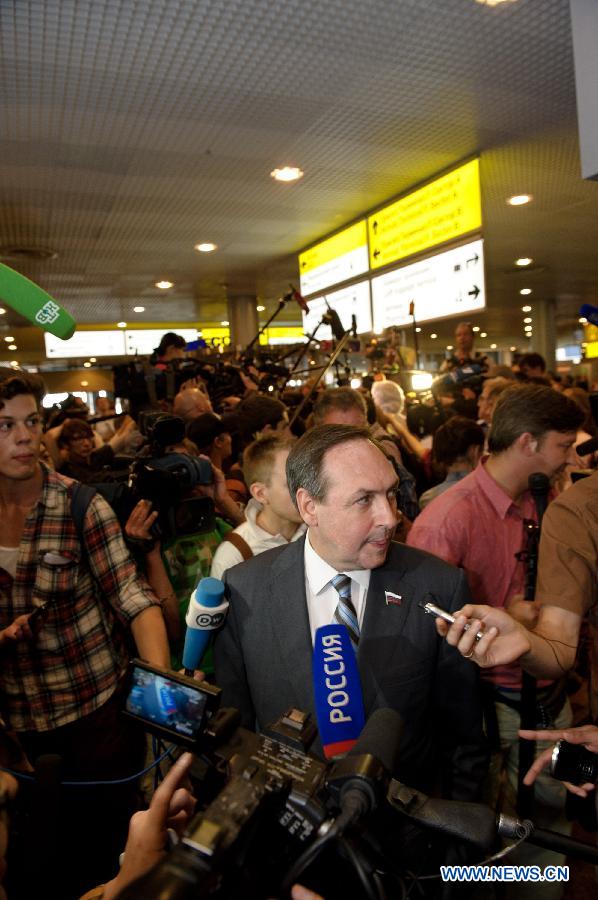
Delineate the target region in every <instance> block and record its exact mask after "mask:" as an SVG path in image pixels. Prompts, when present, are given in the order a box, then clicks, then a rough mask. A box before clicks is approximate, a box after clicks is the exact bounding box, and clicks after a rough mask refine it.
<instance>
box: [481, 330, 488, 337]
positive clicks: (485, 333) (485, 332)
mask: <svg viewBox="0 0 598 900" xmlns="http://www.w3.org/2000/svg"><path fill="white" fill-rule="evenodd" d="M480 337H488V332H487V331H480Z"/></svg>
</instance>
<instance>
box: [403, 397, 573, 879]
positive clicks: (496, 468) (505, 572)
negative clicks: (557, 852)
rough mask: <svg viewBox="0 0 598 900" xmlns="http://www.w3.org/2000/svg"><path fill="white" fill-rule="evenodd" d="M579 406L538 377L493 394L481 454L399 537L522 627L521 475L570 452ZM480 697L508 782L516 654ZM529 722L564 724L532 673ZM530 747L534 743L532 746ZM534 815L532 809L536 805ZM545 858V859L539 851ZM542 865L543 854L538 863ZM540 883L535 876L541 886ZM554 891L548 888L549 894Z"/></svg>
mask: <svg viewBox="0 0 598 900" xmlns="http://www.w3.org/2000/svg"><path fill="white" fill-rule="evenodd" d="M579 421H580V418H579V410H577V409H575V404H574V403H573V402H569V400H568V398H566V397H563V395H562V394H559V393H557V392H556V391H554V390H552V388H549V387H544V386H543V385H535V384H530V385H514V386H513V387H509V388H507V389H506V390H505V391H504V392H503V393H502V394H501V396H500V398H499V400H498V402H497V405H496V409H495V412H494V416H493V419H492V428H491V431H490V436H489V450H490V456H489V457H488V458H487V459H486V460H483V461H482V462H481V463H480V464H479V465H478V466H477V468H476V469H475V470H474V471H473V472H472V473H471V474H470V475H468V476H467V477H466V478H464V479H462V480H461V481H460V482H458V483H457V484H455V485H454V486H453V487H451V488H450V489H449V490H447V491H445V493H444V494H441V495H440V496H439V497H437V498H436V499H434V500H433V501H432V502H431V503H430V504H429V506H427V507H426V509H425V510H424V511H423V512H422V513H421V514H420V515H419V516H418V518H417V519H416V521H415V523H414V525H413V527H412V529H411V531H410V532H409V535H408V538H407V543H408V544H410V545H411V546H413V547H419V548H420V549H423V550H427V551H429V552H431V553H435V554H436V555H437V556H439V557H441V558H442V559H444V560H446V561H447V562H449V563H452V564H453V565H456V566H460V567H461V568H463V570H464V571H465V574H466V576H467V580H468V583H469V588H470V590H471V593H472V596H473V597H474V601H475V602H476V603H483V604H487V605H489V606H498V607H504V608H506V609H507V610H508V612H509V613H510V614H511V615H512V616H513V617H514V618H515V619H517V620H518V621H520V622H523V623H524V624H525V625H527V626H528V627H529V628H531V627H533V625H534V624H535V618H536V616H537V611H536V608H535V605H534V604H533V603H531V602H529V601H526V600H524V599H523V596H524V588H525V575H526V571H525V562H524V561H523V560H522V559H521V558H520V551H522V550H525V548H526V533H527V527H528V526H527V525H526V522H529V521H536V520H537V516H536V509H535V503H534V500H533V498H532V496H531V494H530V492H529V490H528V479H529V476H530V475H532V474H534V473H537V472H540V473H543V474H545V475H547V476H548V477H549V478H551V477H552V476H554V475H556V474H557V473H559V472H560V471H562V470H563V469H564V467H565V465H567V463H568V462H569V461H570V459H571V458H572V456H573V453H574V450H573V444H574V443H575V436H576V431H577V428H578V425H579ZM482 674H483V676H484V677H485V678H486V680H487V681H488V682H489V693H490V695H491V697H492V699H493V701H494V703H493V704H492V703H490V704H489V706H490V708H492V705H493V707H494V710H495V713H496V720H495V723H494V724H495V726H497V728H498V734H499V737H500V745H501V750H502V753H503V754H504V755H505V757H506V766H507V771H508V773H509V780H510V781H511V782H512V783H515V784H516V777H517V765H518V748H517V729H518V727H519V709H518V707H519V702H520V699H521V695H520V690H521V667H520V665H519V664H518V663H511V664H510V665H504V666H496V667H495V668H490V669H485V670H483V672H482ZM538 687H539V692H538V702H539V703H541V704H542V705H543V709H542V710H539V721H546V720H547V719H548V721H549V722H550V724H552V723H554V724H555V725H556V723H557V722H559V723H561V722H562V723H563V724H562V725H558V726H557V727H567V725H570V724H571V721H570V710H569V707H568V703H567V701H566V698H565V695H564V694H562V695H560V696H555V692H554V691H553V690H552V686H551V684H550V682H547V681H543V682H539V685H538ZM539 746H540V745H539ZM550 781H551V780H550V779H548V778H546V779H545V780H544V782H542V783H538V785H537V790H536V799H537V801H539V804H540V805H541V806H544V807H547V816H546V824H549V825H550V827H553V828H554V827H555V816H556V810H558V809H559V807H561V806H562V798H561V796H560V795H561V794H562V793H564V792H563V791H562V790H561V788H560V785H558V784H557V783H556V782H554V783H552V784H551V783H550ZM536 806H537V808H536V812H535V817H536V819H537V821H538V824H540V819H541V818H542V811H541V809H538V803H537V804H536ZM548 861H549V862H552V861H553V860H552V859H550V860H548ZM545 864H546V863H545ZM545 888H546V885H543V889H545ZM554 896H556V894H555V895H554Z"/></svg>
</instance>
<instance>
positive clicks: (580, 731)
mask: <svg viewBox="0 0 598 900" xmlns="http://www.w3.org/2000/svg"><path fill="white" fill-rule="evenodd" d="M519 734H520V736H521V737H522V738H525V739H526V740H529V741H561V740H564V741H567V742H568V743H569V744H581V745H582V746H583V747H585V748H586V750H589V751H590V752H591V753H598V726H596V725H581V726H580V727H579V728H566V729H564V731H558V730H557V731H524V730H520V731H519ZM553 750H554V747H548V749H547V750H544V752H543V753H541V754H540V756H539V757H538V758H537V760H536V761H535V762H534V764H533V765H532V766H531V767H530V769H529V771H528V772H527V773H526V775H525V778H524V779H523V783H524V784H533V783H534V781H535V780H536V778H537V777H538V775H539V774H540V772H541V771H542V770H543V769H546V768H547V767H548V766H549V765H550V761H551V759H552V752H553ZM563 784H564V785H565V787H566V788H567V790H568V791H570V792H571V793H572V794H577V796H578V797H587V796H588V794H589V793H590V791H593V790H594V789H595V787H596V785H595V784H589V783H588V784H571V783H570V782H569V781H563Z"/></svg>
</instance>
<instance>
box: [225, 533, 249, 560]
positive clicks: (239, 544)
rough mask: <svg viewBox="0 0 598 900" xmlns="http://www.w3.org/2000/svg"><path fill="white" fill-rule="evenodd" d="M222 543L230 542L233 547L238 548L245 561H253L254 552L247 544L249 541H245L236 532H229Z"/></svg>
mask: <svg viewBox="0 0 598 900" xmlns="http://www.w3.org/2000/svg"><path fill="white" fill-rule="evenodd" d="M222 541H229V542H230V543H231V544H232V545H233V547H236V548H237V550H238V551H239V553H240V554H241V556H242V557H243V559H244V560H247V559H251V557H252V556H253V550H252V549H251V547H250V546H249V544H248V543H247V541H245V540H243V538H242V537H241V535H240V534H237V533H236V532H234V531H227V533H226V534H225V535H224V537H223V538H222Z"/></svg>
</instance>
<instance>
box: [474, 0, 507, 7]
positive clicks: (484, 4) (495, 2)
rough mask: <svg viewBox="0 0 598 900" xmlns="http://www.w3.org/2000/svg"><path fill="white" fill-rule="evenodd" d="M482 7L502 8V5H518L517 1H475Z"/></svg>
mask: <svg viewBox="0 0 598 900" xmlns="http://www.w3.org/2000/svg"><path fill="white" fill-rule="evenodd" d="M475 2H476V3H480V4H481V5H482V6H500V4H501V3H517V0H475Z"/></svg>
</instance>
